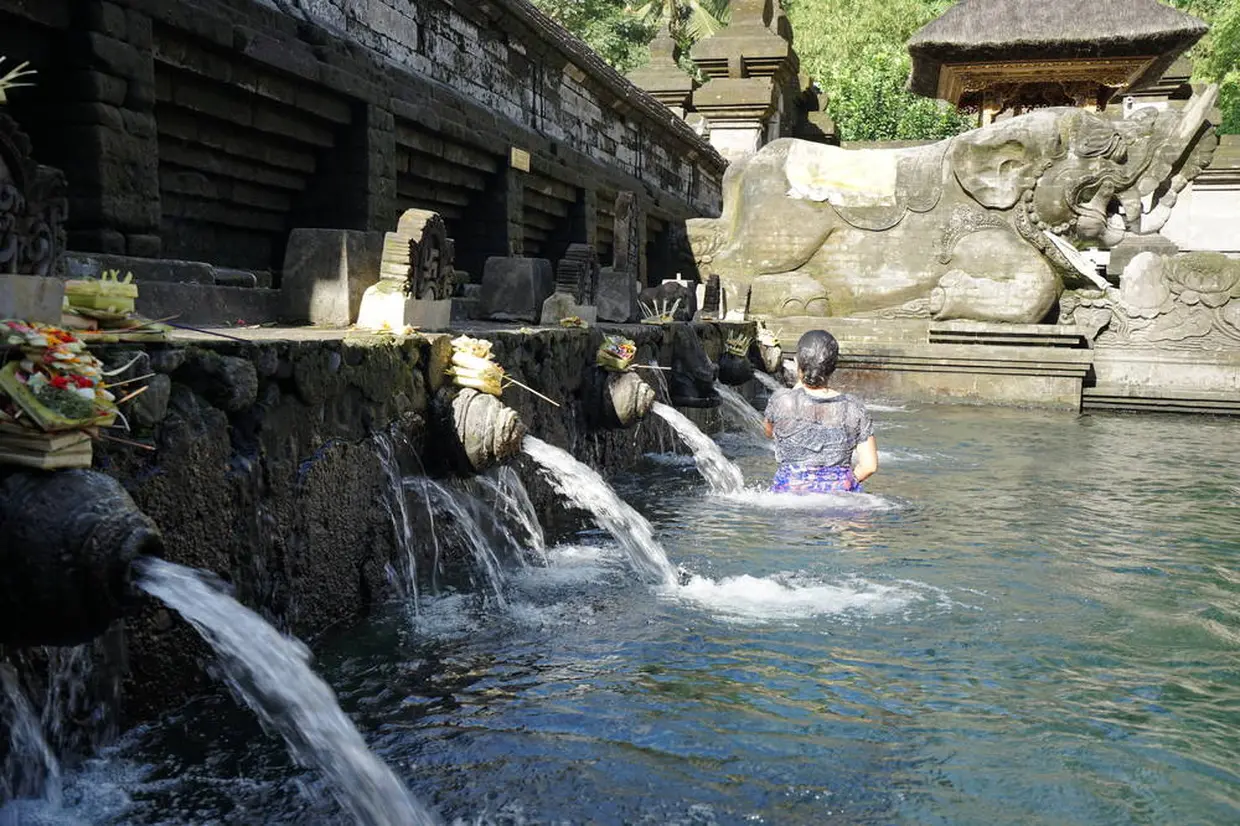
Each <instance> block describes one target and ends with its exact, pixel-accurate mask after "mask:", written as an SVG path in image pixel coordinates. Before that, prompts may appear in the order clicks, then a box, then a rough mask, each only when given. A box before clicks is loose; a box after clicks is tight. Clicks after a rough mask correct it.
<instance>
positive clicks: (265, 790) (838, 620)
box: [31, 405, 1240, 826]
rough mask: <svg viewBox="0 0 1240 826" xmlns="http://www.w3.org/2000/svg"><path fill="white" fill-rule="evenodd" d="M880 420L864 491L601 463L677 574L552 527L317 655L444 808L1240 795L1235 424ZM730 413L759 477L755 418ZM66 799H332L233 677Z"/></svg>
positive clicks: (942, 819) (1160, 820)
mask: <svg viewBox="0 0 1240 826" xmlns="http://www.w3.org/2000/svg"><path fill="white" fill-rule="evenodd" d="M875 416H876V419H877V420H878V438H879V447H880V456H881V460H882V466H881V470H880V472H879V474H878V475H877V476H875V477H874V478H873V480H871V482H870V483H869V484H868V485H867V493H866V494H865V495H862V496H847V495H841V496H836V497H818V498H812V499H808V500H806V499H796V498H785V497H776V496H771V495H769V494H764V493H761V492H758V491H757V490H750V491H747V492H745V493H742V494H738V495H732V496H727V497H720V496H712V495H709V494H708V493H707V492H706V488H705V484H704V483H703V481H702V479H701V477H700V476H699V475H698V474H697V473H696V472H695V470H694V469H693V467H692V465H690V464H688V463H687V461H686V460H685V459H684V458H683V457H675V456H656V457H649V458H648V460H647V461H645V462H644V463H643V465H642V466H641V467H640V468H638V469H637V470H636V471H634V472H633V473H628V474H625V475H622V476H619V477H617V478H615V479H613V480H612V481H613V483H614V485H615V487H616V488H617V490H619V491H620V493H621V494H622V495H624V496H626V497H627V498H628V499H629V501H630V502H632V503H633V504H634V505H635V506H636V507H637V509H638V510H640V511H641V512H642V513H644V514H645V515H646V516H647V517H648V518H650V520H651V521H652V522H653V523H654V526H655V528H656V532H657V534H658V537H659V539H660V541H661V542H662V544H663V545H664V547H665V548H666V549H667V552H668V555H669V556H670V557H671V560H672V562H673V563H675V564H677V565H679V566H681V567H682V568H683V569H684V571H685V583H684V584H682V585H681V586H679V587H676V588H671V589H662V590H660V589H658V588H652V587H651V586H647V585H642V584H639V583H638V582H637V581H636V579H635V578H634V577H633V576H632V574H631V573H630V571H629V569H628V568H627V567H626V565H625V561H624V558H623V557H622V555H621V554H620V552H619V551H618V550H617V549H616V548H615V546H614V545H613V544H612V543H611V542H610V541H609V540H608V538H607V537H606V536H604V535H602V534H599V533H592V532H587V533H583V534H580V535H576V536H571V537H562V540H563V543H562V544H560V545H559V546H558V547H556V548H554V549H553V550H552V551H551V552H550V555H551V557H552V560H553V562H554V565H553V566H552V567H550V568H547V569H524V570H517V569H515V568H514V569H513V570H511V571H510V572H509V573H508V576H509V581H508V585H507V589H508V590H507V594H508V597H509V598H508V603H509V604H508V606H507V607H506V608H505V609H503V611H502V612H501V611H499V610H498V609H495V608H494V607H493V606H492V604H490V603H482V602H481V601H480V600H479V599H477V598H475V597H473V596H471V595H449V596H442V597H438V598H436V597H432V596H426V595H424V596H423V602H422V611H421V614H420V615H419V616H418V617H417V619H416V620H413V621H410V620H409V619H408V618H407V617H406V616H404V615H403V614H402V613H401V612H399V611H393V612H391V614H390V615H388V616H385V617H381V618H378V619H376V620H375V621H373V622H371V623H368V624H367V625H365V626H362V627H359V628H356V629H353V630H352V631H350V632H349V633H347V634H344V635H342V636H341V637H340V638H338V639H335V640H334V641H332V642H331V643H330V644H329V645H328V646H327V647H326V648H325V650H322V651H321V653H320V655H319V657H318V660H317V663H316V668H317V669H318V670H319V671H320V673H322V674H323V675H324V676H325V678H326V679H327V680H328V682H330V683H331V684H332V685H333V687H334V688H335V689H336V691H337V692H338V693H339V695H340V699H341V704H342V705H343V707H344V709H345V710H346V711H347V712H348V713H349V714H350V715H351V716H352V717H353V718H354V720H355V721H356V723H357V724H358V726H359V728H360V729H361V731H362V732H363V734H364V735H365V736H366V737H367V739H368V741H369V742H370V744H371V746H372V748H373V749H374V750H375V751H376V752H377V753H378V754H380V755H381V756H382V757H383V758H384V759H385V760H387V761H388V762H389V764H391V765H392V766H393V767H394V768H395V770H396V771H397V773H398V774H399V775H400V776H401V777H402V779H404V780H405V781H406V782H407V783H408V785H409V787H410V788H411V789H412V791H413V792H414V794H415V795H416V796H418V797H419V798H420V799H421V800H422V801H423V802H425V803H427V804H428V805H429V806H431V807H433V808H434V809H435V810H436V811H437V812H438V813H439V814H440V815H441V816H442V817H443V818H444V820H445V822H448V823H452V822H459V823H463V824H466V823H467V824H490V823H496V824H499V823H503V824H582V823H600V824H604V823H607V824H611V823H615V824H619V823H626V824H750V823H770V824H815V825H817V824H830V823H840V824H995V823H1022V824H1056V825H1057V826H1062V824H1134V823H1136V824H1145V823H1148V824H1189V823H1193V824H1225V823H1236V822H1240V768H1238V767H1240V737H1238V736H1237V731H1240V569H1238V566H1237V564H1236V563H1237V552H1238V550H1240V540H1238V537H1240V508H1238V507H1237V504H1236V503H1237V499H1238V498H1240V423H1237V422H1232V421H1226V420H1210V419H1199V418H1187V417H1184V418H1177V417H1165V418H1164V417H1154V416H1151V417H1140V418H1138V417H1129V416H1076V415H1067V414H1052V413H1041V412H1024V411H1011V410H996V409H970V408H947V407H944V408H939V407H922V408H916V407H912V406H907V407H900V406H898V405H895V406H890V407H888V408H882V409H879V410H878V411H876V413H875ZM720 442H721V444H722V445H723V447H724V450H725V453H727V454H728V455H730V456H731V457H732V458H733V459H734V460H735V461H737V463H738V464H739V465H740V466H741V467H742V469H743V470H744V472H745V476H746V478H747V480H748V481H749V483H750V484H751V485H753V486H755V487H759V486H760V485H761V483H762V482H763V481H764V480H766V479H769V477H770V475H771V473H772V471H773V469H774V460H773V456H772V454H771V452H770V450H769V448H768V446H766V445H764V444H761V443H759V442H757V441H755V440H754V439H753V438H752V437H748V436H743V435H739V434H728V435H725V436H723V437H721V439H720ZM66 799H67V800H68V801H69V802H68V804H67V809H66V811H65V812H64V813H62V815H63V817H65V818H68V817H73V818H76V821H72V820H71V821H68V822H79V823H90V824H122V823H124V824H131V823H132V824H174V823H194V824H209V823H210V824H214V823H219V824H224V823H230V824H231V823H253V824H258V823H270V824H284V823H288V824H293V823H315V824H319V823H322V824H332V823H342V822H344V821H343V819H342V815H341V814H340V813H339V811H338V809H336V807H335V804H334V803H333V802H332V801H331V798H330V796H329V795H327V794H326V793H325V792H324V791H323V790H322V788H321V786H320V784H319V783H318V781H317V780H316V778H315V777H314V776H313V775H312V774H310V773H308V772H307V771H305V770H302V769H299V768H297V767H295V766H292V765H290V763H289V759H288V758H287V757H286V756H285V752H284V749H283V747H282V745H281V744H280V743H279V742H278V741H276V740H274V739H272V738H270V737H267V736H266V735H264V734H263V733H262V732H261V731H260V730H259V729H258V727H257V724H256V723H254V722H253V720H252V719H251V718H250V716H249V715H248V714H247V713H246V712H245V711H243V710H241V709H239V708H237V707H236V705H235V703H233V702H232V700H231V699H230V698H228V697H227V696H222V695H221V696H212V697H206V698H203V699H201V700H200V701H197V702H195V703H192V704H190V705H189V706H188V707H186V708H185V709H183V710H181V711H180V712H178V714H177V715H175V716H172V717H169V718H168V719H167V720H166V721H164V722H162V723H161V724H159V725H156V726H150V727H145V728H142V729H139V730H136V731H133V732H130V733H128V734H127V735H126V736H125V737H124V738H123V739H122V741H121V742H120V743H119V744H118V745H117V746H116V747H114V748H113V749H111V750H110V751H109V752H108V753H106V754H105V755H103V756H102V757H101V758H99V759H97V760H94V761H92V762H91V763H89V764H88V765H86V766H84V767H82V768H81V769H80V770H78V771H76V772H75V773H73V774H72V775H71V776H70V778H69V781H68V787H67V789H66ZM31 822H37V821H31ZM48 822H53V821H51V820H49V821H48ZM56 822H64V821H56Z"/></svg>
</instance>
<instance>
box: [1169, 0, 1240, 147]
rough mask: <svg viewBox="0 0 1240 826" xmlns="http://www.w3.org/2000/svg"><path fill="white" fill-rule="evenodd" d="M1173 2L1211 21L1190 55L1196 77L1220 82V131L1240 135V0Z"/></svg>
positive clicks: (1190, 12)
mask: <svg viewBox="0 0 1240 826" xmlns="http://www.w3.org/2000/svg"><path fill="white" fill-rule="evenodd" d="M1171 5H1173V6H1175V7H1176V8H1178V9H1180V10H1181V11H1186V12H1188V13H1189V14H1195V15H1197V16H1198V17H1200V18H1201V19H1202V20H1204V21H1205V22H1206V23H1209V24H1210V33H1209V34H1207V35H1206V36H1205V37H1203V38H1202V39H1201V42H1199V43H1198V44H1197V45H1196V46H1194V47H1193V50H1192V51H1191V52H1189V57H1190V58H1192V60H1193V80H1204V81H1211V82H1214V83H1217V84H1219V108H1220V109H1221V110H1222V112H1223V122H1222V124H1220V126H1219V131H1220V132H1223V133H1226V134H1233V135H1234V134H1240V0H1171Z"/></svg>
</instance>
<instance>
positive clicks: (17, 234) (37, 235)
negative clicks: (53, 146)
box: [0, 115, 68, 275]
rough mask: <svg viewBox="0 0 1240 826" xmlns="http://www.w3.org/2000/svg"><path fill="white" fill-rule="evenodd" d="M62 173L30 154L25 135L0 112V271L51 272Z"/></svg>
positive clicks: (60, 244) (58, 238)
mask: <svg viewBox="0 0 1240 826" xmlns="http://www.w3.org/2000/svg"><path fill="white" fill-rule="evenodd" d="M67 212H68V199H67V197H66V195H65V179H64V175H63V174H62V173H61V172H60V171H59V170H57V169H52V168H51V167H46V166H40V165H39V164H37V163H35V162H34V160H33V159H32V158H31V156H30V140H29V139H28V138H27V137H26V134H25V133H24V132H22V131H21V129H20V128H18V126H17V123H16V122H15V121H14V120H13V119H12V118H9V117H7V116H5V115H0V272H5V273H18V274H23V275H52V274H54V272H55V271H56V267H57V265H58V263H59V261H60V255H61V253H62V252H64V248H65V229H64V222H65V215H66V213H67Z"/></svg>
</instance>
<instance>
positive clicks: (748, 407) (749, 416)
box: [715, 381, 766, 438]
mask: <svg viewBox="0 0 1240 826" xmlns="http://www.w3.org/2000/svg"><path fill="white" fill-rule="evenodd" d="M715 392H716V393H718V394H719V398H721V399H723V412H724V414H725V415H726V416H727V417H728V418H729V419H732V420H733V421H734V422H736V423H737V424H739V425H740V426H741V429H743V430H744V431H745V432H746V433H749V434H750V435H753V436H761V437H762V438H766V427H765V426H764V425H763V423H762V421H763V419H762V414H761V413H759V412H758V411H757V410H755V409H754V406H753V405H752V404H750V403H749V401H748V400H747V399H746V398H745V397H744V396H742V395H741V394H740V393H737V392H736V391H735V390H733V389H732V388H731V387H728V386H727V385H726V384H724V383H723V382H719V381H717V382H715Z"/></svg>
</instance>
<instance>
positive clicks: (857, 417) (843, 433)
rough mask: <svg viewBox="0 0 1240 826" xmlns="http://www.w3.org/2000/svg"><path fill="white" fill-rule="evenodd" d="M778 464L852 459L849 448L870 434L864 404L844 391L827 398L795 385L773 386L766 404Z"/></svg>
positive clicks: (834, 463)
mask: <svg viewBox="0 0 1240 826" xmlns="http://www.w3.org/2000/svg"><path fill="white" fill-rule="evenodd" d="M766 420H767V421H768V422H770V423H771V424H772V425H774V427H775V459H776V460H777V461H778V462H779V463H780V464H781V465H805V466H808V467H832V466H839V465H847V464H850V463H851V462H852V452H853V448H855V447H856V446H857V445H859V444H861V443H862V442H864V441H865V440H866V439H868V438H870V437H871V436H873V435H874V423H873V422H871V421H870V414H869V412H867V411H866V409H865V405H864V404H862V403H861V402H860V401H859V400H858V399H856V398H854V397H853V396H850V395H848V394H847V393H841V394H839V395H838V396H832V397H831V398H829V399H823V398H818V397H816V396H811V395H810V394H809V393H806V392H805V391H804V390H803V389H801V388H799V387H794V388H792V389H784V390H776V391H775V392H774V393H772V394H771V399H770V401H768V402H767V404H766Z"/></svg>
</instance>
